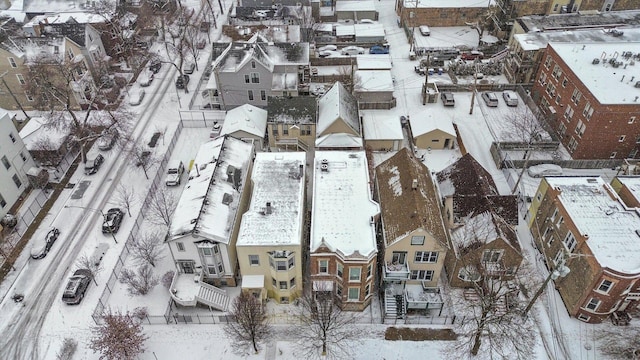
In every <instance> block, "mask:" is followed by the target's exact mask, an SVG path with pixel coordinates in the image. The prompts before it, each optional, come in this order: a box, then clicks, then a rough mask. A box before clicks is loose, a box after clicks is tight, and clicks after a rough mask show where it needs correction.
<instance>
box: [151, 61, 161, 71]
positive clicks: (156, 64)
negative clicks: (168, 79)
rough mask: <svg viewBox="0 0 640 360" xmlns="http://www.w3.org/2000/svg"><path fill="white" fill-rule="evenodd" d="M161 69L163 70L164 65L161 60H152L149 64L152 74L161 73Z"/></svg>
mask: <svg viewBox="0 0 640 360" xmlns="http://www.w3.org/2000/svg"><path fill="white" fill-rule="evenodd" d="M160 68H162V63H161V62H160V60H152V61H151V63H150V64H149V70H151V72H153V73H154V74H157V73H158V72H160Z"/></svg>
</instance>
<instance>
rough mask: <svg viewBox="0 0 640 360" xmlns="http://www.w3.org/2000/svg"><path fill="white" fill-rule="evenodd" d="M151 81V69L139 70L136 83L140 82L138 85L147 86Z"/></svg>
mask: <svg viewBox="0 0 640 360" xmlns="http://www.w3.org/2000/svg"><path fill="white" fill-rule="evenodd" d="M152 81H153V70H151V69H144V70H142V71H141V72H140V75H138V84H140V86H142V87H147V86H149V85H151V82H152Z"/></svg>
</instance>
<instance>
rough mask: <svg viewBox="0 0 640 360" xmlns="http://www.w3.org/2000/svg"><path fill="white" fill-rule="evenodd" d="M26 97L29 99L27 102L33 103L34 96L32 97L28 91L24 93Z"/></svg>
mask: <svg viewBox="0 0 640 360" xmlns="http://www.w3.org/2000/svg"><path fill="white" fill-rule="evenodd" d="M24 96H25V97H26V98H27V101H33V96H31V94H29V92H28V91H25V92H24Z"/></svg>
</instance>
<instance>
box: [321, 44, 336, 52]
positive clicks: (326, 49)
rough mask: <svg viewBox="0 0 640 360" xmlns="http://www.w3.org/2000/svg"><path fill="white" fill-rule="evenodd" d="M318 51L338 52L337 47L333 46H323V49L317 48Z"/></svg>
mask: <svg viewBox="0 0 640 360" xmlns="http://www.w3.org/2000/svg"><path fill="white" fill-rule="evenodd" d="M318 51H319V52H321V51H338V47H337V46H335V45H325V46H323V47H320V48H318Z"/></svg>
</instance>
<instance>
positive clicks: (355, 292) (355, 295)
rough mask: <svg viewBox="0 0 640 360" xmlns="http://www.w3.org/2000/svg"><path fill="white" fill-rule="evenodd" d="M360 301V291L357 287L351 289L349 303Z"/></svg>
mask: <svg viewBox="0 0 640 360" xmlns="http://www.w3.org/2000/svg"><path fill="white" fill-rule="evenodd" d="M359 299H360V289H359V288H357V287H350V288H349V295H348V297H347V300H348V301H358V300H359Z"/></svg>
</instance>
